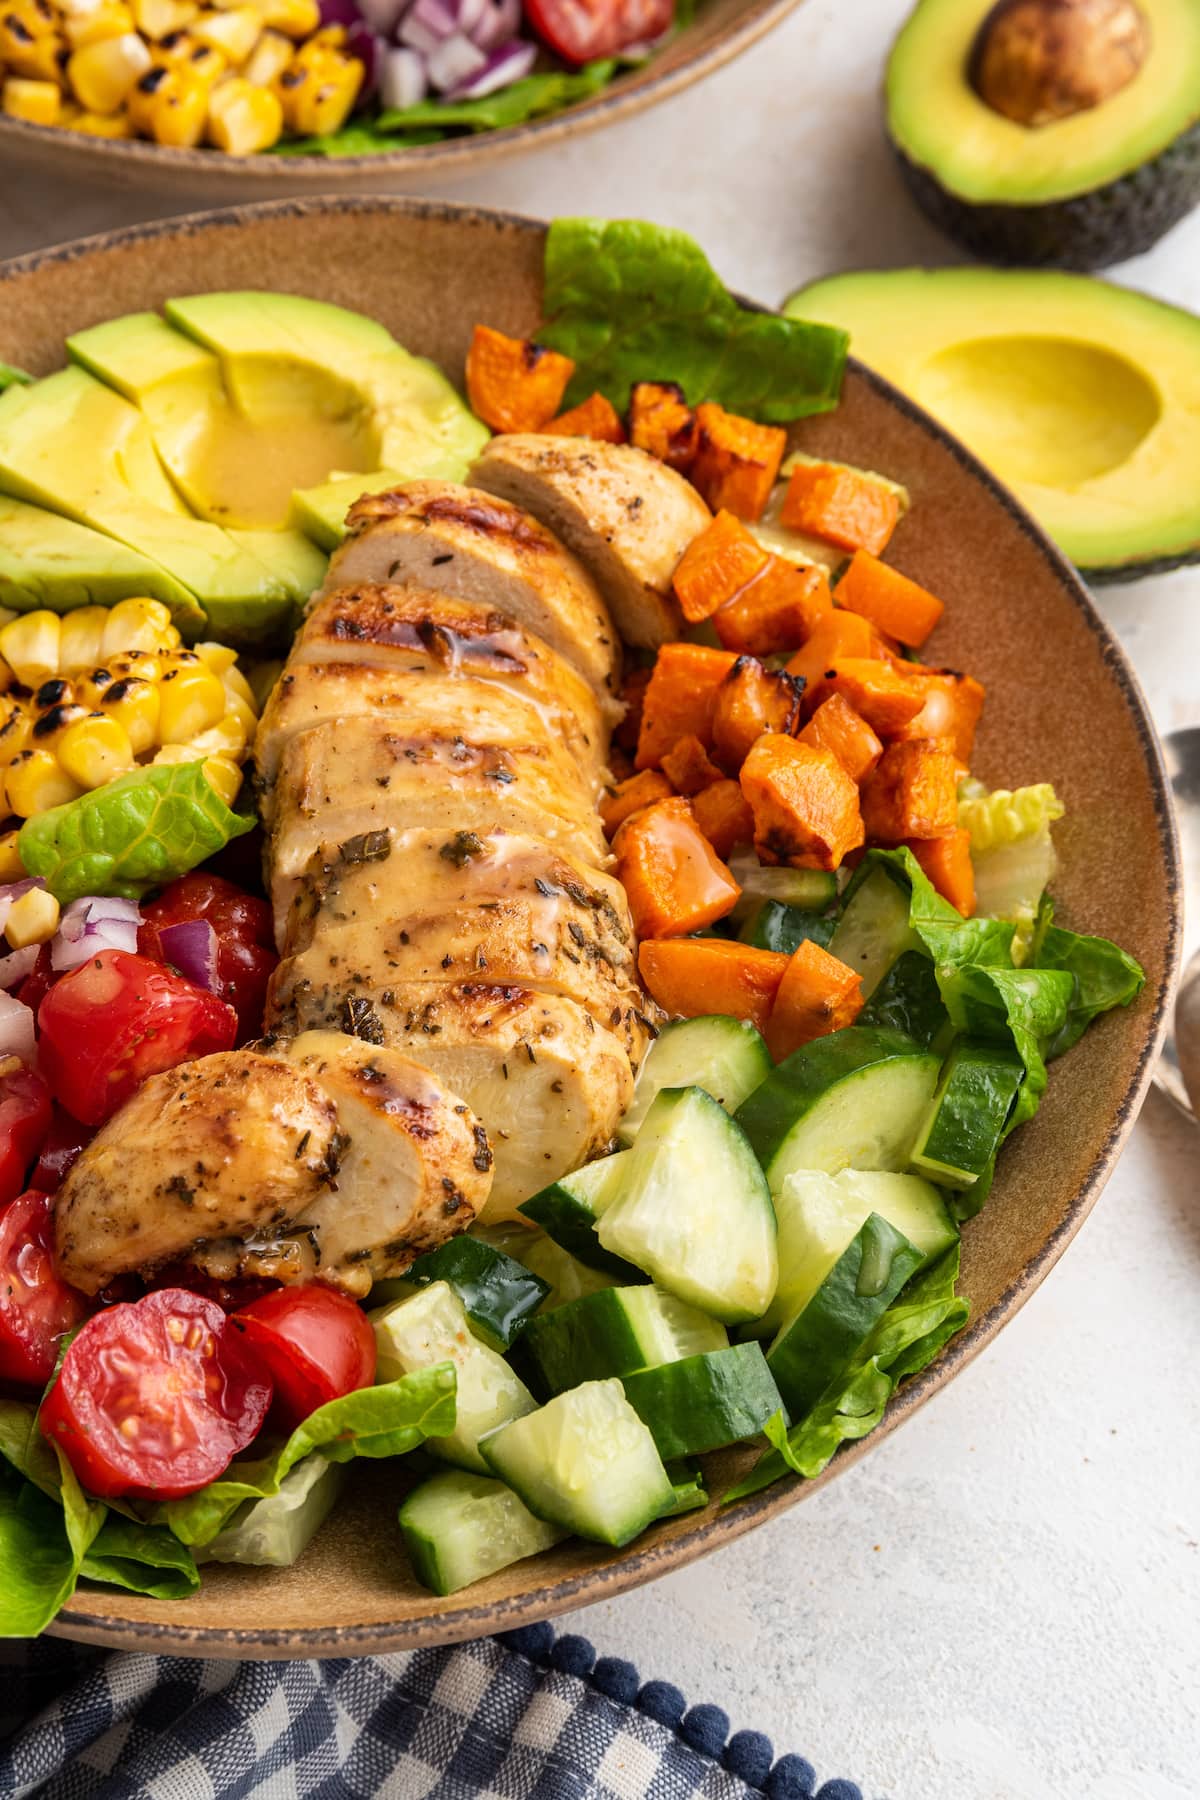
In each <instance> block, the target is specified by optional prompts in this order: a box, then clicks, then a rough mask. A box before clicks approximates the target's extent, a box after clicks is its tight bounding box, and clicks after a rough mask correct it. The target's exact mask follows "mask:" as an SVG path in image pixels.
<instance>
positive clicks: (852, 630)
mask: <svg viewBox="0 0 1200 1800" xmlns="http://www.w3.org/2000/svg"><path fill="white" fill-rule="evenodd" d="M846 656H853V657H867V658H876V659H878V660H879V661H881V662H882V661H886V660H887V651H886V649H885V647H884V644H883V642H882V640H881V639H880V637H879V634H878V633H877V632H876V631H875V630H874V629H873V628H872V626H871V625H870V624H869V623H868V621H867V620H866V619H860V618H859V616H858V614H857V613H848V612H843V611H842V610H841V608H840V607H837V606H835V607H832V608H831V609H830V611H829V612H826V613H823V614H822V615H821V617H820V618H819V619H818V620H817V621H816V623H815V624H814V626H813V628H812V632H811V634H810V636H809V637H808V638H807V640H806V641H805V643H804V645H803V647H802V648H801V649H800V650H797V652H796V654H795V656H793V657H792V658H791V660H790V662H789V663H788V665H787V672H788V674H789V675H799V676H800V677H801V678H802V679H803V680H804V681H806V682H807V683H808V685H809V687H810V688H811V686H812V684H813V682H814V681H816V679H817V677H818V676H819V675H823V674H824V673H825V670H826V669H829V668H832V667H833V665H834V663H836V662H840V661H841V659H842V658H843V657H846Z"/></svg>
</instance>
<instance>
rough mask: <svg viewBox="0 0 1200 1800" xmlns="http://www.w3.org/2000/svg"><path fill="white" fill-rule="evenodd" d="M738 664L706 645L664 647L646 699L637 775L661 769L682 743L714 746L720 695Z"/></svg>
mask: <svg viewBox="0 0 1200 1800" xmlns="http://www.w3.org/2000/svg"><path fill="white" fill-rule="evenodd" d="M736 661H737V657H736V656H731V655H730V653H729V651H728V650H710V649H709V648H708V646H707V645H706V644H664V645H663V647H662V649H661V650H660V651H659V653H658V660H657V661H656V662H655V665H654V672H653V674H652V675H651V677H650V680H649V683H648V685H647V687H646V692H645V695H644V696H643V699H642V721H641V729H640V730H639V732H638V744H637V757H636V759H635V760H636V762H637V766H638V768H639V769H654V768H658V767H659V766H660V765H661V763H662V759H663V757H664V756H665V755H666V754H667V751H668V750H670V749H671V748H672V746H673V745H675V744H677V743H678V742H679V739H680V738H681V737H698V738H699V739H700V742H701V743H702V744H703V745H704V746H705V748H706V749H707V748H708V746H709V745H711V743H712V715H713V706H714V705H715V703H716V698H717V689H718V688H719V687H720V685H721V683H722V682H723V681H724V679H725V677H726V675H728V673H729V671H730V669H732V667H733V665H734V663H735V662H736Z"/></svg>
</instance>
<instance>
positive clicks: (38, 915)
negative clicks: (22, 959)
mask: <svg viewBox="0 0 1200 1800" xmlns="http://www.w3.org/2000/svg"><path fill="white" fill-rule="evenodd" d="M58 910H59V909H58V901H57V900H56V899H55V898H54V895H53V894H48V893H47V892H46V890H45V888H30V889H29V892H28V893H26V894H22V895H21V897H20V899H19V900H14V901H13V903H12V906H11V907H10V909H9V914H8V917H7V919H6V920H5V921H4V935H5V937H6V938H7V939H8V941H9V943H10V944H11V945H12V948H13V949H14V950H24V948H25V946H26V944H45V943H48V942H49V941H50V939H51V938H52V937H53V936H54V934H55V932H56V931H57V930H58Z"/></svg>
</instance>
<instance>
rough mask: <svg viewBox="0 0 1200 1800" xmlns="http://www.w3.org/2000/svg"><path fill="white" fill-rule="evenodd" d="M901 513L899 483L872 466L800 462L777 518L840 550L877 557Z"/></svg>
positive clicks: (792, 528)
mask: <svg viewBox="0 0 1200 1800" xmlns="http://www.w3.org/2000/svg"><path fill="white" fill-rule="evenodd" d="M899 517H900V494H899V493H898V491H897V490H896V488H895V486H894V485H893V484H892V483H891V482H889V481H885V480H884V479H883V478H882V477H881V476H879V475H873V474H871V472H870V471H869V470H868V469H851V468H848V467H847V466H846V464H844V463H827V462H810V461H808V460H805V461H803V462H800V463H798V464H797V465H796V467H795V468H794V469H793V470H792V473H791V476H790V478H789V480H788V487H787V493H786V494H785V495H784V497H783V506H782V507H781V509H780V513H779V518H780V522H781V524H783V525H786V526H787V527H788V529H789V530H790V531H803V532H805V533H806V534H807V535H808V536H809V537H816V538H823V539H824V541H825V542H826V543H827V544H836V545H837V547H838V549H839V550H869V551H870V552H871V553H872V555H874V556H878V554H879V552H880V551H881V550H882V549H883V547H884V545H885V544H886V543H887V541H888V539H889V538H890V537H891V535H892V533H893V531H894V530H895V529H896V522H897V520H898V519H899Z"/></svg>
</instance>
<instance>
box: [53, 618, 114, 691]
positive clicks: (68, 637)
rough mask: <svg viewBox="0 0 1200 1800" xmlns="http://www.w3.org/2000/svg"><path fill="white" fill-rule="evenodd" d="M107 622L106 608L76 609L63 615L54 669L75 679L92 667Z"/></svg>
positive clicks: (98, 652) (98, 656) (98, 657)
mask: <svg viewBox="0 0 1200 1800" xmlns="http://www.w3.org/2000/svg"><path fill="white" fill-rule="evenodd" d="M107 620H108V608H107V607H106V606H78V607H76V609H75V611H74V612H69V613H64V614H63V620H62V625H61V628H60V630H59V637H58V666H59V668H60V669H61V670H62V672H63V674H64V675H77V674H78V673H79V672H80V670H81V669H94V668H95V667H96V665H97V663H98V662H99V661H100V646H101V644H102V643H103V642H104V627H105V624H106V622H107Z"/></svg>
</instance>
